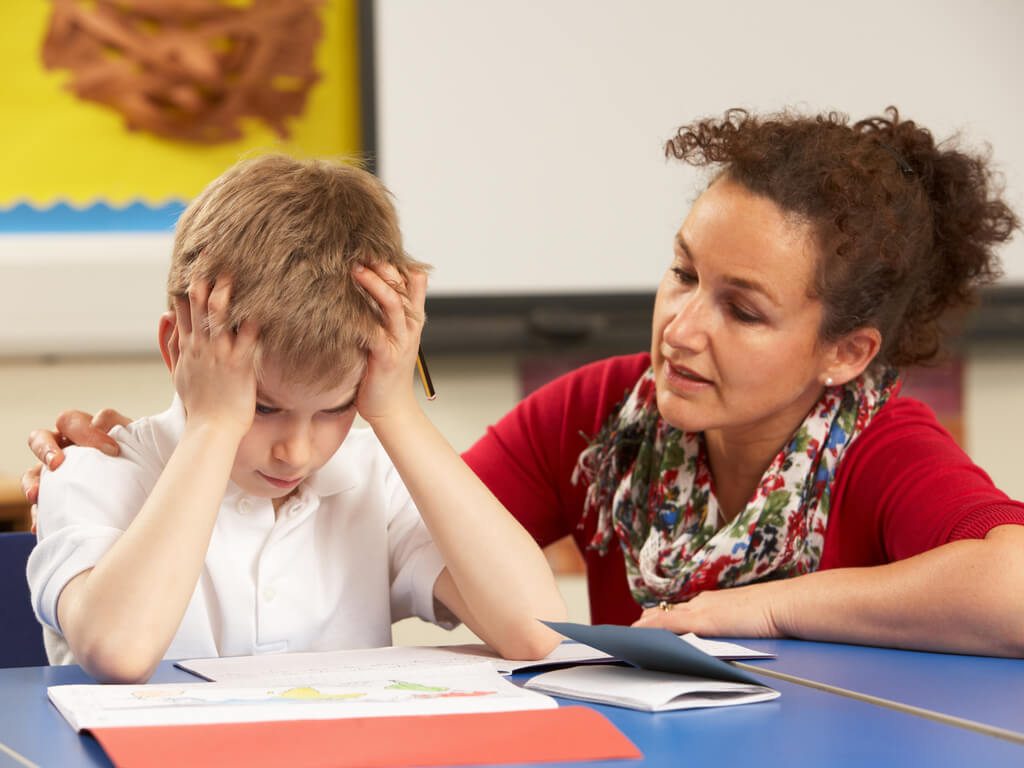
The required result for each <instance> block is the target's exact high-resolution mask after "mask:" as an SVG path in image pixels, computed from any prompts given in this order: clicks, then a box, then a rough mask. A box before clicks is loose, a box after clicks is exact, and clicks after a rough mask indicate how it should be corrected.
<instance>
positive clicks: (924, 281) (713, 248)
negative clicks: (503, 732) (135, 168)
mask: <svg viewBox="0 0 1024 768" xmlns="http://www.w3.org/2000/svg"><path fill="white" fill-rule="evenodd" d="M666 152H667V154H669V155H672V156H674V157H676V158H678V159H680V160H683V161H684V162H687V163H690V164H692V165H697V166H712V167H714V168H715V169H716V170H717V174H716V175H715V177H714V180H713V181H712V183H711V185H710V186H709V187H708V189H707V190H706V191H705V192H704V193H703V194H702V195H701V197H700V198H699V199H698V201H697V202H696V204H695V205H694V206H693V208H692V210H691V211H690V213H689V215H688V216H687V218H686V221H685V222H684V223H683V225H682V227H681V228H680V229H679V231H678V232H677V233H676V235H675V238H674V243H673V246H674V256H673V260H672V263H671V265H670V267H669V269H668V271H667V272H666V274H665V277H664V279H663V280H662V282H661V285H660V287H659V289H658V294H657V300H656V302H655V309H654V321H653V330H652V341H651V350H650V353H649V355H648V354H640V355H634V356H630V357H621V358H614V359H611V360H605V361H602V362H599V363H595V364H592V365H590V366H585V367H584V368H581V369H579V370H577V371H575V372H573V373H570V374H568V375H567V376H565V377H562V378H561V379H559V380H557V381H555V382H552V383H551V384H549V385H548V386H547V387H544V388H542V389H541V390H538V391H537V392H536V393H534V394H533V395H532V396H530V397H528V398H527V399H526V400H524V401H523V402H522V403H521V404H520V405H519V406H517V407H516V408H515V409H514V410H513V411H512V412H511V413H510V414H508V415H507V416H506V417H505V418H504V419H502V421H500V422H499V423H498V424H497V425H495V426H494V427H493V428H492V429H490V430H489V431H488V434H487V435H486V436H485V437H484V438H482V439H481V440H480V441H479V442H478V443H477V444H476V445H475V446H473V448H471V449H470V450H469V451H468V452H467V453H466V455H465V458H466V460H467V462H469V464H470V465H471V466H472V467H473V468H474V469H475V471H476V472H477V473H478V474H479V475H480V476H481V477H482V478H483V479H484V481H485V483H486V484H487V485H488V486H489V487H490V488H491V489H492V491H494V492H495V494H496V495H497V496H498V497H499V498H500V499H501V500H502V502H503V503H504V504H505V505H506V506H507V507H508V509H509V510H510V511H512V512H513V514H514V515H516V517H518V518H519V520H520V521H521V522H522V523H523V524H524V525H525V526H526V527H527V529H529V530H530V531H531V533H533V535H534V536H535V537H536V538H537V539H538V541H539V542H540V543H541V544H547V543H549V542H551V541H554V540H555V539H557V538H559V537H560V536H562V535H565V534H572V535H573V536H574V537H575V539H576V541H577V544H578V545H579V546H580V548H581V550H582V551H583V552H584V556H585V559H586V562H587V575H588V583H589V590H590V599H591V616H592V619H593V621H594V622H595V623H602V622H614V623H629V622H636V623H637V624H640V625H644V626H662V627H667V628H669V629H672V630H673V631H676V632H686V631H694V632H697V633H698V634H702V635H709V636H716V635H718V636H722V635H733V636H792V637H801V638H807V639H816V640H835V641H845V642H853V643H864V644H872V645H884V646H894V647H906V648H919V649H929V650H938V651H949V652H961V653H981V654H990V655H1004V656H1024V603H1021V601H1020V599H1019V596H1020V594H1021V592H1022V591H1024V504H1021V503H1018V502H1014V501H1011V500H1009V499H1008V498H1007V497H1006V495H1005V494H1003V493H1001V492H1000V491H998V490H997V489H996V488H995V487H994V486H993V485H992V483H991V481H990V480H989V479H988V477H987V476H986V475H985V474H984V473H983V472H982V471H981V470H980V469H979V468H978V467H976V466H974V465H973V464H972V463H971V461H970V459H969V458H968V457H967V456H966V455H965V454H964V453H963V452H962V451H961V450H960V449H959V448H958V447H957V446H956V444H955V443H954V441H953V440H952V439H951V438H950V437H949V435H948V434H947V433H946V432H945V431H943V430H942V428H941V427H939V425H938V424H937V423H936V421H935V419H934V416H933V415H932V413H931V412H930V411H929V410H928V409H927V408H926V407H924V406H923V405H921V404H920V403H917V402H916V401H914V400H911V399H909V398H901V397H899V396H898V395H899V386H900V385H899V378H898V374H897V370H898V368H899V367H901V366H906V365H911V364H917V363H922V362H926V361H928V360H929V359H931V358H933V357H934V356H935V355H936V354H937V353H938V351H939V349H940V341H941V338H942V332H941V328H940V320H941V319H942V318H943V317H944V316H946V314H947V313H948V312H949V311H951V310H955V309H956V308H958V307H962V306H964V305H965V304H967V303H969V301H970V300H971V298H972V296H973V293H974V291H975V289H976V287H977V286H978V285H980V284H983V283H984V282H986V281H990V280H992V279H994V277H995V276H996V275H997V274H998V262H997V260H996V257H995V255H994V248H995V247H996V246H997V245H998V244H1000V243H1002V242H1005V241H1006V240H1008V239H1009V238H1010V236H1011V234H1012V233H1013V231H1014V230H1015V229H1016V228H1017V227H1018V226H1019V222H1018V220H1017V218H1016V216H1015V215H1014V213H1013V212H1012V211H1011V210H1010V209H1009V208H1008V206H1007V205H1006V204H1005V203H1004V202H1003V201H1002V200H1001V199H1000V198H999V196H998V194H997V192H996V191H994V190H993V189H992V184H991V180H990V174H989V170H988V168H987V166H986V163H985V161H984V160H983V159H981V158H978V157H974V156H971V155H969V154H966V153H963V152H961V151H959V150H957V149H955V148H948V147H946V146H944V145H943V146H937V145H936V144H935V142H934V141H933V139H932V136H931V135H930V133H929V132H928V131H926V130H925V129H923V128H921V127H920V126H917V125H915V124H914V123H913V122H910V121H902V120H901V119H900V117H899V115H898V113H897V111H896V109H895V108H890V109H889V110H888V112H887V115H886V116H884V117H874V118H870V119H868V120H863V121H860V122H858V123H855V124H853V125H850V124H849V123H848V121H847V120H846V118H845V117H843V116H840V115H835V114H828V115H821V116H817V117H805V116H800V115H795V114H789V113H783V114H779V115H771V116H765V117H758V116H753V115H750V114H747V113H746V112H743V111H739V110H733V111H730V112H728V113H726V115H725V116H724V117H723V118H721V119H717V120H705V121H700V122H696V123H693V124H690V125H687V126H684V127H683V128H681V129H680V130H679V132H678V133H677V135H676V136H675V137H674V138H673V139H672V140H670V141H669V142H668V145H667V147H666ZM62 418H63V421H64V423H60V422H59V424H58V426H59V428H60V431H61V432H63V433H64V434H67V435H69V436H70V437H71V438H73V439H75V440H90V441H94V442H95V441H98V440H99V439H100V437H99V436H97V435H93V434H91V433H90V432H89V430H85V429H75V428H74V427H73V425H72V424H71V422H73V421H74V420H75V419H76V418H77V419H80V420H81V419H82V415H73V414H65V415H63V417H62ZM57 439H58V438H57V437H56V436H55V435H53V434H52V433H47V432H41V431H39V432H36V433H33V436H32V438H30V444H31V445H32V447H33V450H34V452H35V453H36V455H37V456H39V457H41V458H44V457H47V455H48V454H49V456H48V458H50V459H51V461H57V460H59V449H58V448H57V443H56V440H57ZM27 484H28V485H31V484H32V483H31V478H29V479H28V483H27Z"/></svg>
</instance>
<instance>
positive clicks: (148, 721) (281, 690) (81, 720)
mask: <svg viewBox="0 0 1024 768" xmlns="http://www.w3.org/2000/svg"><path fill="white" fill-rule="evenodd" d="M332 678H333V682H332V683H331V684H323V683H314V682H308V683H307V684H304V685H297V684H283V685H281V684H277V685H273V684H263V685H249V686H240V685H233V684H225V683H164V684H159V685H55V686H50V687H49V688H48V689H47V694H48V695H49V697H50V700H51V701H52V702H53V703H54V705H55V706H56V707H57V709H58V710H60V712H61V714H62V715H63V716H64V718H65V719H66V720H67V721H68V722H69V723H70V724H71V725H72V727H74V728H75V730H82V729H83V728H97V727H126V726H153V725H189V724H203V723H241V722H262V721H269V720H316V719H329V718H344V717H384V716H396V715H440V714H462V713H470V712H505V711H512V710H525V709H553V708H555V707H556V706H557V703H556V702H555V701H554V700H553V699H551V698H550V697H548V696H545V695H543V694H540V693H537V692H534V691H527V690H524V689H522V688H520V687H519V686H517V685H513V684H512V683H510V682H509V681H507V680H505V679H504V678H503V677H502V676H501V675H499V674H498V673H497V672H496V671H495V669H494V667H493V666H492V665H491V664H489V663H482V662H481V663H473V664H465V663H463V664H461V665H456V664H445V665H441V666H430V665H427V664H416V665H411V666H410V665H395V666H392V667H390V668H388V667H387V666H386V665H378V666H376V667H374V668H372V669H368V670H367V669H362V670H356V669H348V670H347V671H346V672H345V673H344V674H342V673H341V672H339V671H335V672H334V673H332Z"/></svg>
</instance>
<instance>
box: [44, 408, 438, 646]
mask: <svg viewBox="0 0 1024 768" xmlns="http://www.w3.org/2000/svg"><path fill="white" fill-rule="evenodd" d="M184 429H185V413H184V409H183V408H182V405H181V402H180V400H179V399H178V398H177V397H176V398H175V400H174V403H173V404H172V405H171V407H170V409H168V410H167V411H165V412H164V413H161V414H158V415H156V416H152V417H150V418H147V419H141V420H139V421H136V422H133V423H132V424H130V425H129V426H128V427H127V428H117V429H116V430H114V431H113V432H112V433H111V434H112V435H113V436H114V437H115V438H117V441H118V443H119V444H120V446H121V455H120V456H119V457H117V458H111V457H109V456H107V455H105V454H103V453H101V452H100V451H97V450H92V449H88V448H75V447H72V448H68V449H67V451H66V455H67V458H66V459H65V461H64V463H63V464H62V465H61V467H60V468H59V469H58V470H57V471H55V472H44V473H43V477H42V482H41V485H40V489H39V521H38V535H39V544H38V546H37V547H36V548H35V550H34V551H33V552H32V555H31V557H30V558H29V562H28V579H29V587H30V588H31V592H32V605H33V607H34V609H35V612H36V616H37V617H38V618H39V620H40V622H42V623H43V625H44V626H45V627H48V628H50V630H51V631H47V632H46V633H45V635H46V638H45V639H46V641H47V642H46V645H47V653H48V655H49V658H50V663H51V664H72V663H75V660H74V658H73V657H72V656H71V653H70V651H69V649H68V646H67V642H66V641H65V640H64V638H63V636H62V635H60V634H59V633H60V628H59V626H58V623H57V598H58V597H59V596H60V593H61V590H62V589H63V588H64V586H65V585H66V584H67V583H68V581H70V580H71V579H72V578H73V577H74V576H75V575H77V574H79V573H81V572H82V571H84V570H86V569H87V568H91V567H93V566H94V565H96V563H97V562H98V561H99V559H100V558H101V557H102V556H103V554H104V553H105V552H106V551H107V550H108V549H109V548H110V546H111V545H112V544H113V543H114V542H115V541H116V540H117V538H118V537H119V536H120V535H121V534H122V533H123V532H124V531H125V529H127V527H128V525H129V524H130V523H131V521H132V520H133V519H134V518H135V515H136V514H137V513H138V511H139V510H140V509H141V508H142V505H143V503H144V502H145V501H146V498H147V497H148V496H149V493H150V491H151V490H152V489H153V486H154V485H155V484H156V481H157V479H158V478H159V476H160V473H161V472H162V471H163V468H164V465H165V464H166V463H167V461H168V459H169V458H170V455H171V452H172V451H173V450H174V447H175V446H176V445H177V443H178V441H179V440H180V438H181V435H182V434H183V432H184ZM443 567H444V562H443V560H442V559H441V554H440V552H438V550H437V547H436V546H435V544H434V542H433V540H432V539H431V537H430V533H429V532H428V531H427V529H426V526H425V525H424V524H423V521H422V519H421V518H420V516H419V513H418V512H417V510H416V507H415V506H414V505H413V502H412V499H410V498H409V494H408V491H407V490H406V489H405V486H404V485H403V484H402V481H401V478H400V477H399V476H398V472H397V471H396V470H395V468H394V466H392V464H391V460H390V459H389V458H388V456H387V454H386V453H385V451H384V449H383V447H382V446H381V445H380V443H379V442H378V441H377V439H376V437H375V436H374V434H373V432H372V431H371V430H368V429H353V430H352V431H351V432H350V433H349V435H348V437H346V438H345V442H344V443H342V445H341V448H339V449H338V451H337V453H335V454H334V456H333V457H332V458H331V460H330V461H329V462H328V463H327V464H326V465H325V466H324V467H323V468H322V469H321V470H320V471H319V472H317V473H315V474H314V475H312V476H310V477H309V478H307V479H306V480H304V481H303V482H302V484H301V485H300V486H299V487H298V489H297V491H296V493H295V494H294V495H293V496H292V498H290V499H288V500H287V501H286V502H285V503H284V505H282V507H281V509H280V513H279V514H278V515H277V516H276V518H275V514H274V508H273V505H272V503H271V501H270V499H263V498H258V497H255V496H249V495H247V494H245V493H243V492H242V491H241V489H239V488H238V486H236V485H235V484H234V483H229V484H228V490H227V494H226V496H225V498H224V501H223V503H222V504H221V508H220V513H219V514H218V516H217V522H216V524H215V527H214V530H213V536H212V538H211V540H210V547H209V549H208V550H207V553H206V562H205V564H204V566H203V570H202V573H201V574H200V576H199V582H198V584H197V585H196V589H195V592H194V593H193V595H192V600H191V602H190V603H189V605H188V609H187V610H186V612H185V616H184V618H183V619H182V622H181V626H180V627H179V628H178V633H177V634H176V635H175V636H174V640H173V641H172V642H171V645H170V648H168V650H167V653H166V654H165V658H168V659H181V658H196V657H209V656H235V655H249V654H258V653H277V652H283V651H319V650H332V649H343V648H372V647H380V646H385V645H390V644H391V623H392V622H394V621H398V620H399V619H403V618H406V617H408V616H419V617H420V618H422V619H424V620H426V621H430V622H435V623H440V624H443V625H445V626H451V625H452V624H453V623H454V619H453V617H452V616H451V614H450V613H449V612H448V611H447V610H446V609H444V608H443V606H440V608H441V610H442V611H443V613H444V616H443V618H441V619H440V620H439V619H438V618H436V617H435V613H434V599H433V590H434V582H435V581H436V580H437V577H438V575H439V574H440V573H441V569H442V568H443Z"/></svg>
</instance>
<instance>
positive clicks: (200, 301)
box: [188, 280, 210, 335]
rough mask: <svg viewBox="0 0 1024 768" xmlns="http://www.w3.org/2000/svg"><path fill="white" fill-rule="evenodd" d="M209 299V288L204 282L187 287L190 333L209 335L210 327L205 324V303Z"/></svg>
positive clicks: (206, 307)
mask: <svg viewBox="0 0 1024 768" xmlns="http://www.w3.org/2000/svg"><path fill="white" fill-rule="evenodd" d="M209 298H210V286H209V284H208V283H207V282H206V281H205V280H200V281H199V282H198V283H192V285H190V286H189V287H188V305H189V313H190V317H189V322H190V323H191V328H192V333H201V334H203V335H208V334H209V331H210V326H209V323H208V322H207V312H208V311H209V308H208V306H207V302H208V301H209Z"/></svg>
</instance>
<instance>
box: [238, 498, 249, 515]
mask: <svg viewBox="0 0 1024 768" xmlns="http://www.w3.org/2000/svg"><path fill="white" fill-rule="evenodd" d="M238 511H239V512H241V513H242V514H243V515H247V514H249V513H250V512H252V502H251V501H249V500H248V499H242V500H241V501H240V502H238Z"/></svg>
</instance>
